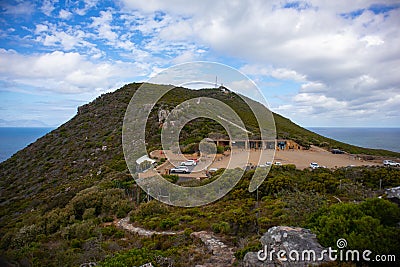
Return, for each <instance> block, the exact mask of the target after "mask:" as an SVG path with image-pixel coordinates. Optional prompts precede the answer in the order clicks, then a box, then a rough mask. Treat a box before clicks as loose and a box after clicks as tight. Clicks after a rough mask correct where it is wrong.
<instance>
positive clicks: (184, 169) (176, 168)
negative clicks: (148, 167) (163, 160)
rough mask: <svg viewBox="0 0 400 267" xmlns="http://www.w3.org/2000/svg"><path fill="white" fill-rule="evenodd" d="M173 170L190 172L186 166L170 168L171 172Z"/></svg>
mask: <svg viewBox="0 0 400 267" xmlns="http://www.w3.org/2000/svg"><path fill="white" fill-rule="evenodd" d="M173 172H175V173H190V170H189V168H188V167H186V166H178V167H175V168H172V169H171V173H173Z"/></svg>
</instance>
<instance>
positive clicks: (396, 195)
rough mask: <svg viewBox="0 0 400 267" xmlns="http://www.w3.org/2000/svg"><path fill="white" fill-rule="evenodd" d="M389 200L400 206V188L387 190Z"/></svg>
mask: <svg viewBox="0 0 400 267" xmlns="http://www.w3.org/2000/svg"><path fill="white" fill-rule="evenodd" d="M385 193H386V194H387V199H388V200H390V201H392V202H394V203H396V204H397V205H399V206H400V186H398V187H392V188H389V189H386V190H385Z"/></svg>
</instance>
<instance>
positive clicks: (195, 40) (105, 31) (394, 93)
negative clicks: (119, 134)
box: [0, 0, 400, 127]
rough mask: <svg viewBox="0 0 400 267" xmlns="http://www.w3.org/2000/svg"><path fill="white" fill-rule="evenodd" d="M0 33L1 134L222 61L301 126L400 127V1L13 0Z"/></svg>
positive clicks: (6, 5)
mask: <svg viewBox="0 0 400 267" xmlns="http://www.w3.org/2000/svg"><path fill="white" fill-rule="evenodd" d="M0 25H1V26H0V126H51V127H56V126H58V125H61V124H63V123H64V122H66V121H67V120H69V119H70V118H72V117H73V116H74V115H75V114H76V112H77V107H78V106H80V105H83V104H85V103H88V102H90V101H91V100H93V99H94V98H96V97H97V96H99V95H101V94H103V93H106V92H112V91H114V90H116V89H118V88H120V87H121V86H122V85H124V84H126V83H131V82H141V81H147V80H148V79H149V78H150V77H154V76H155V75H156V74H157V73H159V72H160V71H162V70H164V69H166V68H168V67H170V66H173V65H175V64H179V63H184V62H190V61H212V62H218V63H222V64H226V65H228V66H231V67H234V68H236V69H238V70H239V71H241V72H242V73H243V74H245V75H247V76H248V77H249V78H251V79H252V80H253V81H254V82H255V83H256V84H257V86H258V87H259V88H260V90H261V91H262V92H263V94H264V96H265V98H266V99H267V101H268V103H269V107H270V109H271V110H272V111H274V112H277V113H279V114H281V115H283V116H285V117H288V118H290V119H291V120H292V121H294V122H295V123H297V124H299V125H302V126H307V127H311V126H317V127H323V126H332V127H400V75H399V74H400V30H399V29H400V1H393V0H391V1H370V0H365V1H359V0H354V1H348V0H337V1H324V0H315V1H284V0H281V1H262V0H259V1H257V0H254V1H234V0H230V1H215V0H214V1H209V0H203V1H190V4H189V2H188V1H182V0H170V1H163V0H146V1H133V0H116V1H107V0H106V1H100V0H79V1H78V0H68V1H62V0H44V1H39V0H36V1H20V0H13V1H11V0H2V1H0ZM221 82H223V81H221Z"/></svg>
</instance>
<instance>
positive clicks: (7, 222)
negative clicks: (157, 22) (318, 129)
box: [0, 83, 399, 253]
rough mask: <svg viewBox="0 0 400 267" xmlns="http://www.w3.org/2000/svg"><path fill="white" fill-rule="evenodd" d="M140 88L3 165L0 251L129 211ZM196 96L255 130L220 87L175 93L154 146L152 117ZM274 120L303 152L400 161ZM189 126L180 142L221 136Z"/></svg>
mask: <svg viewBox="0 0 400 267" xmlns="http://www.w3.org/2000/svg"><path fill="white" fill-rule="evenodd" d="M140 85H141V84H138V83H134V84H129V85H125V86H124V87H122V88H120V89H118V90H117V91H115V92H113V93H108V94H105V95H102V96H100V97H98V98H96V99H95V100H94V101H93V102H91V103H89V104H86V105H84V106H82V107H80V108H79V109H78V113H77V115H76V116H75V117H74V118H72V119H71V120H70V121H68V122H66V123H65V124H63V125H62V126H60V127H59V128H57V129H55V130H53V131H52V132H50V133H48V134H47V135H46V136H44V137H42V138H40V139H38V140H37V141H36V142H35V143H33V144H30V145H29V146H28V147H26V148H25V149H23V150H21V151H19V152H17V153H16V154H15V155H13V156H12V157H11V158H10V159H8V160H7V161H5V162H3V163H1V164H0V177H1V180H0V207H1V208H0V236H2V240H1V243H0V248H1V249H11V248H13V247H14V248H17V247H19V246H23V245H24V244H30V242H32V240H37V238H38V237H40V236H41V235H44V236H49V235H57V236H56V237H54V238H55V240H57V238H61V237H59V236H58V235H60V231H61V233H65V232H66V233H69V234H67V236H62V238H67V240H69V238H70V237H68V236H69V235H71V236H73V234H71V233H70V232H69V231H76V232H77V231H78V230H77V229H74V230H71V229H72V228H70V226H68V225H69V224H71V223H74V222H75V221H80V220H82V219H84V218H92V217H93V216H99V218H98V219H99V220H102V221H104V222H107V221H109V220H110V217H111V220H112V216H114V215H115V214H117V215H118V216H119V217H124V216H126V213H127V211H129V210H130V207H128V206H129V204H128V200H127V199H126V198H121V196H125V195H129V194H132V192H133V191H134V190H137V189H136V188H135V186H134V184H133V182H132V178H131V176H130V174H129V172H128V170H127V168H126V164H125V160H124V156H123V152H122V144H121V133H122V122H123V117H124V114H125V110H126V108H127V105H128V103H129V101H130V99H131V97H132V95H133V94H134V92H135V90H137V88H138V87H139V86H140ZM157 86H159V85H157ZM197 96H209V97H214V98H217V99H220V100H222V101H224V102H225V103H227V104H228V105H230V106H231V107H232V108H234V109H235V110H236V111H238V113H239V116H240V117H242V119H243V121H244V122H245V124H246V127H247V128H248V129H250V130H252V131H253V132H256V130H257V129H256V128H257V126H256V124H255V119H254V116H253V115H252V114H251V113H249V111H248V109H247V108H246V107H245V106H244V105H243V102H241V101H240V98H239V97H238V96H235V95H234V94H228V95H227V94H224V93H222V92H220V91H219V90H217V89H204V90H188V89H184V88H177V89H176V90H174V91H173V92H171V93H170V94H168V95H166V96H165V97H164V98H163V99H162V100H161V101H160V103H159V104H157V106H156V110H155V112H154V113H152V116H151V117H150V121H149V122H148V129H149V132H150V134H149V135H148V136H147V139H148V142H149V144H150V146H153V147H157V146H158V145H159V144H158V143H157V142H158V138H159V126H158V121H157V117H156V116H155V115H154V114H156V111H157V108H159V107H163V108H166V107H173V106H175V105H176V104H178V103H180V102H182V101H184V100H186V99H189V98H193V97H197ZM274 117H275V122H276V128H277V135H278V136H277V137H278V138H288V139H294V140H296V141H297V142H298V143H300V144H301V145H303V146H307V145H310V144H315V145H321V144H323V145H325V146H327V147H337V148H341V149H344V150H346V151H348V152H353V153H363V154H374V155H391V156H399V153H394V152H388V151H383V150H370V149H364V148H358V147H354V146H350V145H347V144H343V143H340V142H337V141H334V140H331V139H328V138H325V137H322V136H320V135H318V134H315V133H313V132H310V131H308V130H306V129H303V128H301V127H300V126H298V125H295V124H293V123H292V122H291V121H290V120H288V119H286V118H283V117H282V116H280V115H277V114H274ZM188 127H189V128H186V129H185V128H184V132H183V133H182V136H185V138H186V139H189V140H192V141H193V142H195V141H198V139H199V136H202V135H207V134H208V133H209V132H221V131H223V130H222V129H221V127H220V126H218V125H216V124H215V123H213V122H210V121H204V120H198V121H194V122H192V124H191V125H189V126H188ZM194 128H196V129H207V131H204V132H201V133H199V132H196V131H192V129H194ZM116 181H117V182H116ZM139 197H140V195H139ZM139 197H138V198H139ZM88 203H91V204H90V205H92V206H93V205H94V204H93V203H98V204H95V208H93V210H92V208H88V207H89V206H88V205H89V204H88ZM92 206H90V207H92ZM105 207H106V208H105ZM88 210H89V211H88ZM71 214H73V215H71ZM91 216H92V217H91ZM38 218H43V221H40V223H39V222H38ZM80 223H81V221H80ZM79 225H81V224H79ZM25 226H29V227H30V228H29V227H28V228H24V227H25ZM63 227H65V228H63ZM81 227H82V228H90V227H91V226H90V225H83V226H81ZM79 229H80V228H79ZM81 230H82V229H81ZM21 231H22V232H21ZM63 231H64V232H63ZM82 231H83V230H82ZM16 237H20V238H21V239H18V238H16ZM89 237H90V236H89ZM89 237H88V238H89ZM71 238H72V237H71ZM49 246H50V245H49ZM88 251H92V250H88ZM59 253H65V251H64V252H63V250H60V252H59ZM88 253H89V252H88Z"/></svg>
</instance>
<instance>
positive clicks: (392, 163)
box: [383, 160, 400, 167]
mask: <svg viewBox="0 0 400 267" xmlns="http://www.w3.org/2000/svg"><path fill="white" fill-rule="evenodd" d="M383 165H384V166H391V167H400V163H399V162H396V161H393V160H384V161H383Z"/></svg>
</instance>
